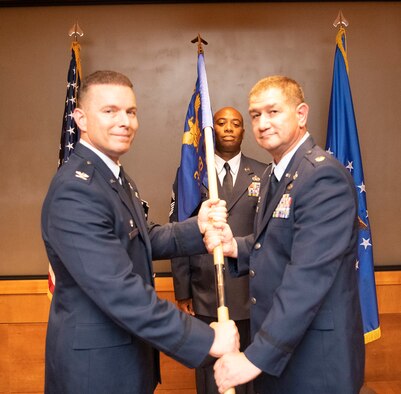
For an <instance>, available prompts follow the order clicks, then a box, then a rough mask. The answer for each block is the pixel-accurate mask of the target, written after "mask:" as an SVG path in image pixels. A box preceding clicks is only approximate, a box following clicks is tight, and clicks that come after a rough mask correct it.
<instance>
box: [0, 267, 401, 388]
mask: <svg viewBox="0 0 401 394" xmlns="http://www.w3.org/2000/svg"><path fill="white" fill-rule="evenodd" d="M376 286H377V296H378V303H379V311H380V321H381V331H382V338H381V339H380V340H378V341H375V342H372V343H369V344H368V345H367V346H366V381H367V385H368V387H369V388H372V389H374V390H375V391H376V393H377V394H391V393H400V392H401V379H400V376H401V303H400V300H401V272H377V273H376ZM156 289H157V291H158V295H159V296H160V297H161V298H164V299H168V300H170V301H174V293H173V286H172V279H171V278H156ZM46 292H47V281H0V393H30V394H33V393H43V381H44V347H45V336H46V322H47V316H48V310H49V306H50V302H49V299H48V297H47V293H46ZM161 368H162V380H163V384H161V385H159V386H158V388H157V390H156V394H195V392H196V390H195V379H194V370H192V369H189V368H186V367H184V366H183V365H181V364H179V363H178V362H176V361H175V360H172V359H171V358H170V357H168V356H166V355H164V354H162V355H161Z"/></svg>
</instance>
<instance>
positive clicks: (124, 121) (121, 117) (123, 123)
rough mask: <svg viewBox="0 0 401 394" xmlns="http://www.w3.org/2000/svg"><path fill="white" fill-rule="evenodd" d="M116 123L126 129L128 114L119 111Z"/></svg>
mask: <svg viewBox="0 0 401 394" xmlns="http://www.w3.org/2000/svg"><path fill="white" fill-rule="evenodd" d="M118 121H119V124H120V126H122V127H128V126H129V117H128V114H127V113H126V112H125V111H120V114H119V119H118Z"/></svg>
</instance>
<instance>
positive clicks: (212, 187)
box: [191, 34, 235, 394]
mask: <svg viewBox="0 0 401 394" xmlns="http://www.w3.org/2000/svg"><path fill="white" fill-rule="evenodd" d="M191 42H192V43H195V42H197V43H198V56H199V55H200V54H202V55H203V48H202V43H203V44H205V45H207V42H206V41H205V40H204V39H203V38H202V37H201V36H200V34H198V37H197V38H194V39H193V40H192V41H191ZM202 60H203V59H202ZM203 71H205V70H204V64H203ZM200 74H201V73H200V72H199V61H198V77H199V78H200V85H201V87H200V92H201V102H202V105H201V107H202V108H205V107H206V106H207V107H208V108H210V102H209V89H208V86H207V79H206V73H205V78H202V76H201V75H200ZM202 85H204V86H202ZM202 93H204V94H203V95H202ZM202 96H204V97H202ZM205 96H206V97H205ZM204 100H205V101H206V103H205V106H203V103H204ZM205 112H206V111H205ZM209 113H210V116H209V117H210V119H208V120H206V119H204V118H203V116H202V126H201V127H203V130H204V133H205V150H206V166H207V169H208V171H207V177H208V187H209V198H210V199H212V200H216V199H218V198H219V193H218V189H217V176H216V170H215V162H214V142H213V129H212V127H211V126H210V124H213V119H212V116H211V110H210V111H209ZM202 115H203V113H202ZM205 120H206V121H205ZM204 125H205V127H204ZM213 260H214V272H215V279H216V289H217V294H216V295H217V320H218V321H219V322H225V321H228V320H230V317H229V312H228V308H227V306H226V302H225V287H224V254H223V246H222V245H221V244H220V245H218V246H217V247H215V248H214V250H213ZM225 394H235V389H234V388H233V387H232V388H229V389H228V390H226V391H225Z"/></svg>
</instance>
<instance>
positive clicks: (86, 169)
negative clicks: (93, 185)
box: [74, 160, 95, 183]
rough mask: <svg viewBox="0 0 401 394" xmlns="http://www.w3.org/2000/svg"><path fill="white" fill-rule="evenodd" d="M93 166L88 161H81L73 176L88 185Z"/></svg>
mask: <svg viewBox="0 0 401 394" xmlns="http://www.w3.org/2000/svg"><path fill="white" fill-rule="evenodd" d="M94 170H95V166H94V165H93V163H92V162H91V161H90V160H84V161H82V162H81V163H80V164H79V166H77V168H76V169H75V172H74V176H75V177H76V178H78V179H79V180H81V181H83V182H88V183H90V181H91V179H92V176H93V172H94Z"/></svg>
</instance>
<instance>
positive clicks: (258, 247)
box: [254, 242, 262, 250]
mask: <svg viewBox="0 0 401 394" xmlns="http://www.w3.org/2000/svg"><path fill="white" fill-rule="evenodd" d="M261 246H262V245H261V244H260V242H256V244H255V246H254V248H255V249H256V250H258V249H260V248H261Z"/></svg>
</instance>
